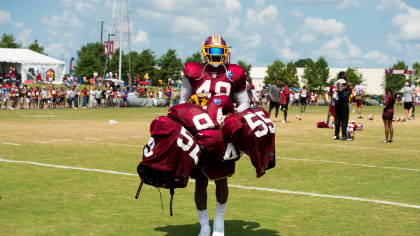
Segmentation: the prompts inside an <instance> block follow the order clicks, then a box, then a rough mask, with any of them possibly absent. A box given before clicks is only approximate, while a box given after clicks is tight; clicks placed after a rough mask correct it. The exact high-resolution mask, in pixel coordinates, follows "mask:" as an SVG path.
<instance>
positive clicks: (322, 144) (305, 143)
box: [276, 139, 420, 153]
mask: <svg viewBox="0 0 420 236" xmlns="http://www.w3.org/2000/svg"><path fill="white" fill-rule="evenodd" d="M331 141H332V139H331ZM333 142H334V143H337V144H333V143H307V142H298V143H299V144H304V145H312V146H313V145H316V146H327V147H339V148H346V149H354V148H355V147H354V146H352V145H345V144H338V143H345V142H347V143H348V144H352V143H356V142H358V141H357V139H356V140H355V141H351V142H349V141H333ZM279 143H280V144H284V143H288V144H296V142H291V141H286V140H280V141H278V142H276V144H279ZM380 146H382V147H380ZM385 146H387V147H390V148H383V147H385ZM357 149H367V150H378V151H386V152H391V151H392V152H419V153H420V149H401V148H394V147H392V144H390V145H384V144H380V142H379V141H378V146H376V147H373V146H363V145H360V143H359V145H358V146H357Z"/></svg>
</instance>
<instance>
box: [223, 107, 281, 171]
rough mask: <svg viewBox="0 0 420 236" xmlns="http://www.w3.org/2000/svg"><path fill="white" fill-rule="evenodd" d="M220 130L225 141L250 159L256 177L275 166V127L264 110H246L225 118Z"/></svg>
mask: <svg viewBox="0 0 420 236" xmlns="http://www.w3.org/2000/svg"><path fill="white" fill-rule="evenodd" d="M222 130H223V133H224V134H223V135H224V137H225V138H226V139H230V140H231V142H232V143H233V144H234V145H235V146H237V147H239V149H240V150H241V151H243V152H245V153H246V154H247V155H248V156H249V157H250V158H251V162H252V165H253V166H254V167H255V169H256V173H257V177H261V176H262V175H264V173H265V170H267V169H270V168H273V167H274V166H275V160H276V158H275V125H274V124H273V122H271V120H270V119H269V114H268V113H267V112H266V111H265V110H264V109H262V108H261V107H253V108H248V109H246V110H245V111H243V112H241V113H238V114H235V115H233V116H230V117H227V118H226V119H225V121H224V123H223V126H222Z"/></svg>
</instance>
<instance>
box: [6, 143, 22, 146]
mask: <svg viewBox="0 0 420 236" xmlns="http://www.w3.org/2000/svg"><path fill="white" fill-rule="evenodd" d="M2 144H4V145H13V146H20V144H19V143H8V142H2Z"/></svg>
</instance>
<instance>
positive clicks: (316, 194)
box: [0, 158, 420, 209]
mask: <svg viewBox="0 0 420 236" xmlns="http://www.w3.org/2000/svg"><path fill="white" fill-rule="evenodd" d="M0 162H8V163H19V164H30V165H37V166H46V167H54V168H62V169H72V170H82V171H89V172H101V173H107V174H116V175H128V176H137V175H136V174H132V173H124V172H119V171H113V170H102V169H90V168H83V167H72V166H63V165H53V164H45V163H39V162H32V161H17V160H7V159H2V158H0ZM229 186H230V187H232V188H238V189H248V190H257V191H266V192H277V193H284V194H293V195H304V196H311V197H322V198H335V199H343V200H352V201H360V202H372V203H378V204H385V205H393V206H399V207H407V208H415V209H420V205H414V204H407V203H399V202H391V201H383V200H376V199H368V198H359V197H348V196H339V195H329V194H319V193H308V192H299V191H290V190H281V189H274V188H260V187H248V186H242V185H236V184H229Z"/></svg>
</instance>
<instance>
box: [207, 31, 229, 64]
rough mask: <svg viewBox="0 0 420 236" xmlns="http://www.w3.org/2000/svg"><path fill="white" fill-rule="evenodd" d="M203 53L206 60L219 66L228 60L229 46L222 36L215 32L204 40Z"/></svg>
mask: <svg viewBox="0 0 420 236" xmlns="http://www.w3.org/2000/svg"><path fill="white" fill-rule="evenodd" d="M201 54H202V55H203V57H204V61H206V62H207V63H208V64H210V65H212V66H214V67H218V66H219V65H221V64H224V63H226V62H227V59H228V54H229V47H228V45H227V43H226V41H225V40H224V39H223V38H222V37H221V36H219V35H217V34H214V35H211V36H209V37H207V39H206V40H205V41H204V42H203V46H202V47H201Z"/></svg>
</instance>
